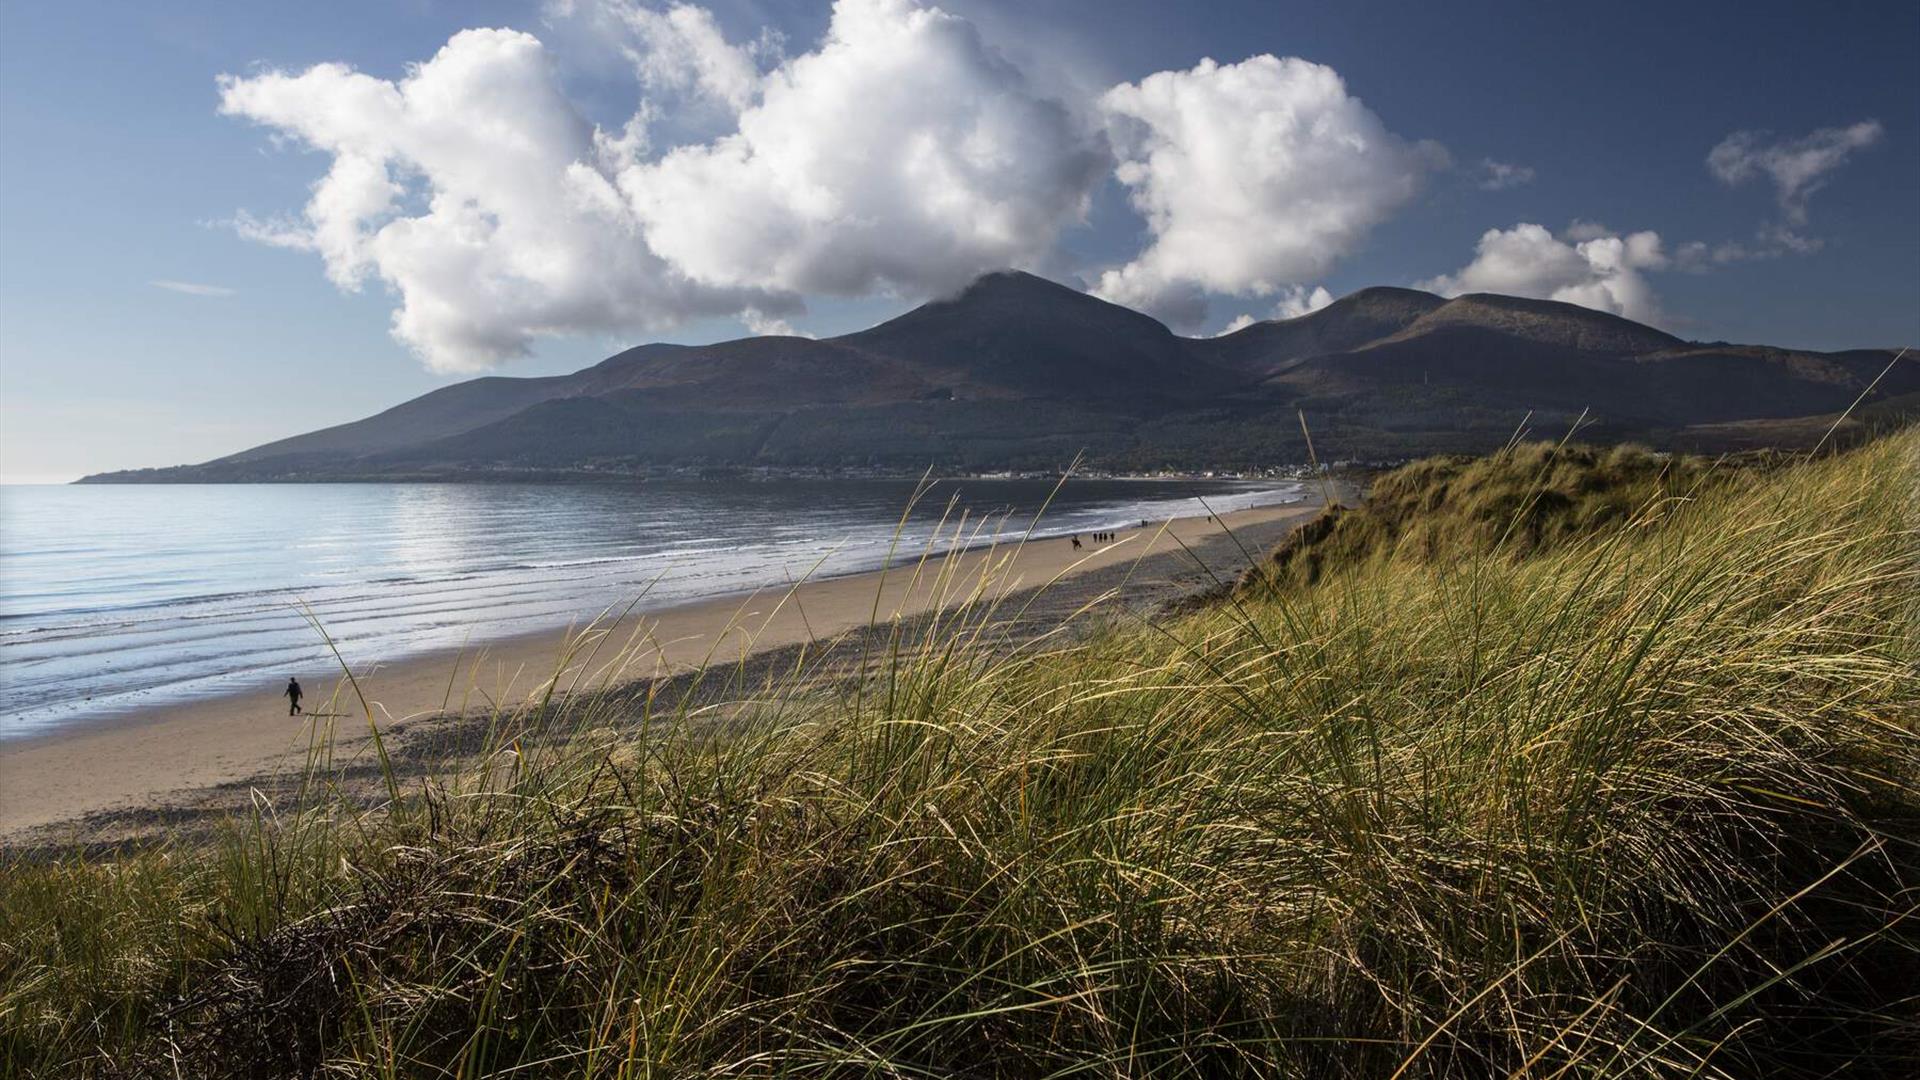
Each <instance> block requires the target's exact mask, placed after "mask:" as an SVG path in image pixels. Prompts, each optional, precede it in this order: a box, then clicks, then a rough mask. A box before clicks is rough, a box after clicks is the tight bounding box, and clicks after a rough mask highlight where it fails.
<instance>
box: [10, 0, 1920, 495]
mask: <svg viewBox="0 0 1920 1080" xmlns="http://www.w3.org/2000/svg"><path fill="white" fill-rule="evenodd" d="M1916 41H1920V5H1915V4H1913V3H1911V2H1910V0H1906V2H1890V3H1853V4H1845V5H1821V6H1818V7H1814V6H1809V5H1804V4H1795V3H1768V2H1752V0H1748V2H1739V3H1709V2H1699V3H1689V4H1685V5H1673V4H1635V3H1628V2H1616V3H1613V4H1607V5H1568V4H1534V5H1517V4H1492V3H1473V2H1460V3H1452V4H1446V5H1438V4H1431V3H1391V4H1390V3H1379V2H1367V0H1356V2H1350V3H1344V4H1325V3H1282V2H1264V3H1253V2H1248V3H1217V4H1203V3H1190V4H1167V3H1164V2H1134V0H1021V2H1016V0H941V2H939V3H937V4H936V3H930V2H916V0H839V2H838V3H826V2H792V3H770V2H755V0H710V2H709V3H707V4H705V5H698V4H658V3H642V2H638V0H546V2H528V3H498V2H496V3H486V2H482V3H459V4H453V3H437V2H429V0H411V2H392V0H381V2H366V3H360V2H351V0H333V2H330V3H327V4H266V3H215V2H207V3H197V4H192V5H182V4H150V3H112V4H109V3H89V2H84V0H80V2H71V3H64V4H57V5H55V4H31V5H30V4H10V5H6V6H5V7H4V8H0V43H3V44H0V148H3V152H0V481H6V482H55V481H64V480H70V479H72V478H74V477H77V476H79V475H81V474H83V473H87V472H93V471H99V470H104V469H115V468H131V467H143V466H155V465H168V464H178V463H182V462H191V461H200V460H205V459H208V458H212V457H216V456H219V455H222V454H226V453H231V452H234V451H237V450H240V449H243V448H245V447H247V446H251V445H255V444H257V443H260V442H264V441H267V440H270V439H274V438H279V437H283V436H286V435H291V434H296V433H299V432H302V431H308V430H312V429H315V428H319V427H323V426H326V425H329V424H334V423H340V422H344V421H348V420H352V419H357V418H359V417H361V416H365V415H368V414H370V413H373V412H376V411H379V410H380V409H383V408H386V407H388V406H390V405H393V404H396V403H398V402H399V401H402V400H404V399H406V398H409V397H412V396H414V395H417V394H420V393H424V392H426V391H428V390H431V389H433V388H434V387H437V386H441V385H445V384H447V383H449V382H452V381H456V380H459V379H464V378H471V377H473V376H475V375H480V374H503V375H542V374H553V373H559V372H565V371H571V370H574V369H577V368H579V367H582V366H585V365H586V364H589V363H592V362H595V361H597V360H599V359H600V358H602V357H604V356H606V355H608V354H610V353H612V352H614V351H617V350H618V349H620V348H623V347H626V346H628V345H633V344H638V343H641V342H645V341H681V342H695V343H697V342H706V341H715V340H722V339H726V338H731V337H738V336H742V335H745V334H748V333H776V332H787V333H800V334H810V335H815V336H827V335H832V334H837V333H843V332H847V331H850V330H855V329H859V328H862V327H865V326H868V325H871V324H873V323H875V322H878V321H880V320H882V319H885V318H888V317H890V316H892V315H894V314H897V313H899V312H901V311H903V310H906V309H907V308H910V307H911V306H913V305H914V304H917V303H920V302H923V301H924V300H926V299H928V298H930V297H935V296H939V295H942V294H945V293H950V292H952V291H953V290H955V289H957V288H959V287H960V286H962V285H964V283H965V282H966V281H967V280H970V279H971V278H972V277H973V276H975V275H977V274H979V273H981V272H984V271H987V270H992V269H996V268H1001V267H1007V266H1014V267H1020V268H1024V269H1029V270H1032V271H1034V272H1037V273H1041V274H1044V275H1046V276H1049V277H1052V278H1054V279H1056V280H1060V281H1064V282H1067V283H1069V284H1072V285H1074V286H1076V287H1079V288H1084V289H1087V290H1088V291H1090V292H1093V293H1095V294H1096V295H1100V296H1103V297H1105V298H1107V299H1111V300H1114V301H1116V302H1119V303H1125V304H1128V305H1129V306H1133V307H1136V308H1139V309H1141V310H1144V311H1148V312H1150V313H1152V314H1154V315H1155V316H1157V317H1159V318H1161V319H1162V320H1163V321H1166V322H1167V323H1168V324H1169V325H1171V326H1173V327H1174V328H1175V329H1176V330H1177V331H1179V332H1181V333H1186V334H1210V333H1218V332H1220V331H1222V330H1225V329H1229V328H1231V327H1234V326H1237V325H1242V324H1244V323H1246V322H1248V321H1252V320H1257V319H1267V318H1280V317H1288V316H1292V315H1297V314H1300V313H1303V312H1306V311H1310V310H1312V309H1313V308H1314V307H1317V306H1319V305H1321V304H1324V303H1326V302H1328V301H1329V300H1330V299H1332V298H1334V297H1337V296H1340V295H1342V294H1344V293H1347V292H1351V291H1353V290H1355V289H1358V288H1362V287H1365V286H1368V285H1376V284H1387V285H1410V286H1416V287H1420V288H1426V289H1430V290H1433V291H1436V292H1440V293H1443V294H1458V293H1462V292H1474V291H1493V292H1508V293H1516V294H1521V295H1532V296H1543V297H1550V298H1555V299H1561V300H1566V301H1568V302H1572V303H1580V304H1585V305H1587V306H1590V307H1595V308H1599V309H1601V310H1607V311H1613V312H1616V313H1619V314H1623V315H1626V316H1628V317H1631V318H1636V319H1640V320H1642V321H1647V322H1651V323H1654V324H1656V325H1659V326H1661V327H1663V328H1665V329H1668V330H1670V331H1672V332H1674V333H1677V334H1680V335H1681V336H1683V337H1688V338H1692V339H1697V340H1708V341H1711V340H1731V341H1745V342H1764V343H1768V344H1777V345H1787V346H1794V347H1804V348H1817V349H1838V348H1849V347H1865V346H1875V347H1878V346H1894V345H1906V344H1914V343H1920V66H1916V65H1914V64H1913V63H1912V62H1911V55H1910V53H1911V49H1912V46H1913V45H1914V43H1915V42H1916Z"/></svg>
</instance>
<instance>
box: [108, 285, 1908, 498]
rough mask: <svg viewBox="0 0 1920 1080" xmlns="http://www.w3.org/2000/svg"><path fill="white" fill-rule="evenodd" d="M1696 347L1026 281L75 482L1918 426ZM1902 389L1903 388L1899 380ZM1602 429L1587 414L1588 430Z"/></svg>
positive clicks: (517, 383) (1153, 453)
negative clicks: (1127, 295)
mask: <svg viewBox="0 0 1920 1080" xmlns="http://www.w3.org/2000/svg"><path fill="white" fill-rule="evenodd" d="M1893 358H1894V354H1893V353H1891V352H1888V351H1886V350H1879V349H1861V350H1854V351H1849V352H1836V353H1821V352H1807V351H1802V350H1795V349H1782V348H1773V347H1769V346H1757V345H1730V344H1727V343H1725V342H1714V343H1700V342H1689V341H1684V340H1682V339H1680V338H1677V337H1674V336H1672V335H1670V334H1668V333H1665V332H1663V331H1661V330H1657V329H1654V328H1653V327H1650V326H1645V325H1642V324H1640V323H1636V322H1632V321H1630V320H1627V319H1623V318H1620V317H1618V316H1615V315H1609V314H1605V313H1603V312H1599V311H1594V310H1591V309H1588V308H1584V307H1578V306H1575V305H1571V304H1563V303H1556V302H1553V301H1547V300H1529V299H1521V298H1518V297H1512V296H1499V295H1492V294H1472V295H1466V296H1460V297H1456V298H1453V299H1444V298H1442V297H1439V296H1435V295H1432V294H1430V293H1425V292H1420V291H1417V290H1413V289H1400V288H1384V287H1382V288H1370V289H1363V290H1361V291H1359V292H1356V293H1353V294H1351V295H1349V296H1346V297H1343V298H1341V299H1339V300H1337V301H1335V302H1334V303H1332V304H1330V305H1328V306H1326V307H1324V308H1321V309H1319V310H1317V311H1314V312H1312V313H1310V314H1307V315H1303V316H1300V317H1298V318H1293V319H1286V320H1278V321H1271V322H1260V323H1254V324H1253V325H1250V326H1247V327H1245V328H1243V329H1240V330H1238V331H1236V332H1234V333H1231V334H1225V335H1222V336H1220V337H1213V338H1185V337H1180V336H1178V335H1176V334H1174V333H1173V332H1172V331H1170V330H1168V329H1167V327H1166V326H1164V325H1162V324H1161V323H1159V322H1158V321H1156V320H1154V319H1152V318H1150V317H1148V316H1146V315H1143V314H1140V313H1139V312H1136V311H1132V310H1129V309H1127V308H1124V307H1120V306H1118V305H1115V304H1110V303H1107V302H1106V301H1103V300H1100V299H1098V298H1096V297H1093V296H1089V295H1087V294H1085V293H1082V292H1079V291H1078V290H1075V289H1072V288H1068V287H1066V286H1064V285H1060V284H1056V283H1054V282H1051V281H1048V280H1045V279H1044V278H1039V277H1036V276H1034V275H1031V274H1027V273H1021V272H1017V271H1007V272H1001V273H994V274H988V275H986V276H984V277H981V278H979V279H977V280H976V281H974V282H973V283H972V284H971V285H969V286H968V287H967V288H965V289H964V290H962V291H961V292H960V293H959V294H958V295H956V296H953V297H950V298H946V299H941V300H936V301H933V302H931V303H927V304H924V305H922V306H920V307H918V308H915V309H913V310H912V311H909V312H907V313H906V314H904V315H901V316H899V317H898V318H895V319H892V320H889V321H887V322H884V323H881V324H880V325H878V326H874V327H872V328H870V329H867V330H862V331H860V332H858V333H853V334H847V335H845V336H842V337H836V338H828V339H824V340H814V339H810V338H803V337H787V336H775V337H751V338H742V339H740V340H736V341H725V342H719V343H716V344H712V345H699V346H689V345H667V344H653V345H642V346H639V347H637V348H632V349H628V350H626V351H624V352H621V353H618V354H616V355H614V356H611V357H609V358H607V359H606V360H604V361H602V362H600V363H598V364H595V365H594V366H592V367H589V368H586V369H584V370H582V371H577V372H575V373H573V374H571V375H561V376H548V377H540V378H508V377H500V376H489V377H484V378H477V379H471V380H469V381H466V382H461V383H457V384H454V385H451V386H447V387H443V388H441V389H439V390H435V391H433V392H431V393H428V394H424V395H422V396H420V397H417V398H415V399H413V400H411V401H408V402H405V403H403V404H400V405H396V406H394V407H393V408H391V409H388V410H386V411H385V412H382V413H379V414H377V415H374V416H369V417H367V418H366V419H363V420H357V421H354V422H352V423H348V424H341V425H339V426H336V427H330V428H325V429H323V430H320V431H314V432H310V433H308V434H305V435H296V436H294V437H292V438H287V439H281V440H279V441H276V442H271V443H267V444H265V445H263V446H256V447H254V448H252V449H250V450H244V451H241V452H240V453H237V454H232V455H229V456H227V457H222V458H218V459H216V460H213V461H208V462H205V463H202V464H198V465H183V466H175V467H171V468H164V469H142V470H132V471H126V472H115V473H103V474H98V475H95V476H90V477H87V478H85V481H83V482H224V481H282V480H347V479H399V478H444V479H454V478H476V477H497V476H508V477H524V476H592V475H605V474H614V475H631V474H634V473H637V472H645V471H647V470H650V469H660V468H669V469H671V468H716V467H717V468H735V467H769V468H773V469H793V470H814V469H826V470H843V469H877V470H888V471H896V470H897V471H916V472H917V471H919V470H921V469H925V468H927V467H928V466H932V467H934V468H936V469H941V470H978V469H1057V468H1060V467H1062V466H1064V465H1066V464H1067V463H1068V462H1069V461H1071V460H1072V459H1073V458H1074V457H1075V456H1076V455H1084V457H1085V460H1086V462H1087V464H1088V465H1090V466H1093V467H1099V468H1111V469H1124V470H1150V469H1162V468H1173V469H1215V468H1245V467H1257V466H1270V465H1277V464H1287V463H1302V462H1305V461H1306V460H1307V457H1308V447H1307V443H1306V436H1305V435H1303V420H1304V425H1305V429H1306V430H1307V431H1310V432H1311V436H1312V439H1313V449H1314V451H1315V452H1316V453H1317V454H1318V456H1320V457H1321V458H1322V459H1332V458H1367V459H1389V458H1400V457H1409V456H1415V455H1419V454H1425V453H1433V452H1442V451H1465V452H1473V451H1481V450H1485V449H1488V448H1491V447H1493V446H1497V445H1499V444H1501V443H1503V442H1505V441H1507V440H1508V439H1509V438H1511V437H1512V436H1513V434H1514V433H1515V432H1516V430H1520V429H1522V428H1523V427H1524V428H1526V429H1528V430H1530V431H1531V432H1532V433H1533V434H1534V435H1536V436H1544V437H1558V436H1561V435H1564V434H1566V433H1567V432H1568V431H1569V430H1572V429H1574V428H1575V427H1576V425H1578V426H1579V429H1580V437H1581V438H1583V439H1586V440H1588V441H1609V442H1611V441H1623V440H1634V441H1640V442H1645V443H1649V444H1651V445H1654V446H1656V447H1662V448H1673V449H1700V450H1722V449H1744V448H1748V447H1753V446H1762V445H1793V444H1797V443H1803V442H1806V441H1809V440H1811V439H1814V438H1817V437H1819V435H1820V434H1821V433H1823V432H1824V431H1825V430H1826V428H1827V427H1828V426H1830V424H1831V422H1832V421H1833V419H1834V418H1835V417H1836V416H1837V415H1838V414H1840V413H1841V412H1842V411H1843V410H1846V409H1848V408H1849V407H1850V406H1853V405H1854V404H1855V402H1856V399H1859V398H1861V396H1862V394H1863V393H1865V392H1866V391H1867V390H1868V388H1869V387H1870V386H1873V384H1874V380H1875V379H1876V377H1879V383H1878V385H1877V386H1873V391H1872V393H1871V394H1868V395H1867V399H1866V400H1865V401H1864V402H1862V404H1863V405H1864V406H1865V410H1866V411H1865V413H1864V414H1862V415H1867V416H1873V415H1879V416H1888V415H1895V416H1898V415H1904V414H1906V413H1908V412H1913V411H1916V410H1920V363H1913V362H1904V363H1897V364H1893V366H1892V367H1891V368H1889V363H1890V362H1891V361H1892V360H1893ZM1883 372H1884V375H1883ZM1583 417H1584V419H1582V418H1583Z"/></svg>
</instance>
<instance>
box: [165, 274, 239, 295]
mask: <svg viewBox="0 0 1920 1080" xmlns="http://www.w3.org/2000/svg"><path fill="white" fill-rule="evenodd" d="M147 284H149V285H151V286H153V287H154V288H156V289H165V290H167V291H168V292H177V293H185V294H186V295H188V296H232V295H233V294H234V292H235V291H236V290H233V289H229V288H227V287H226V286H225V285H202V284H200V283H199V282H197V281H172V280H169V279H167V278H160V279H158V280H156V281H149V282H147Z"/></svg>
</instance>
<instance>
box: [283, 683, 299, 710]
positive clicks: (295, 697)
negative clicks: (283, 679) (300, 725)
mask: <svg viewBox="0 0 1920 1080" xmlns="http://www.w3.org/2000/svg"><path fill="white" fill-rule="evenodd" d="M282 693H284V694H286V695H287V715H288V716H298V715H300V693H301V691H300V680H299V679H288V680H287V688H286V689H285V690H284V691H282Z"/></svg>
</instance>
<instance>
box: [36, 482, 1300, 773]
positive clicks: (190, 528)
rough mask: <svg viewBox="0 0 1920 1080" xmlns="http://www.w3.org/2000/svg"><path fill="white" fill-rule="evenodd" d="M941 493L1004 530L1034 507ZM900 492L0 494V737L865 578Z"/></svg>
mask: <svg viewBox="0 0 1920 1080" xmlns="http://www.w3.org/2000/svg"><path fill="white" fill-rule="evenodd" d="M1052 487H1053V486H1052V485H1051V484H1048V483H1043V482H1038V481H1020V480H967V481H945V482H942V483H940V484H938V485H936V487H935V488H934V489H933V491H932V492H931V493H930V494H929V495H927V496H926V497H924V498H923V499H921V500H920V502H919V503H918V505H917V506H916V508H915V512H914V514H913V515H912V518H911V520H910V521H909V523H908V525H907V527H906V530H905V535H904V536H903V537H901V540H902V543H903V549H904V550H907V551H913V550H917V548H918V546H919V545H920V544H923V543H924V542H925V541H926V540H927V538H928V537H929V536H930V534H931V531H932V529H933V527H934V525H935V522H936V520H937V519H938V517H939V516H940V514H942V513H943V512H945V511H946V509H947V507H948V506H949V504H950V502H953V501H956V500H957V505H958V506H959V508H960V509H961V510H962V511H964V512H966V513H968V514H969V515H971V516H973V517H975V518H978V517H979V516H981V515H989V516H990V517H992V518H993V520H994V522H995V524H994V526H990V527H989V528H990V529H991V528H995V527H997V528H999V529H1001V530H1003V531H1005V532H1008V533H1018V532H1021V531H1024V530H1025V529H1027V528H1028V527H1029V525H1031V524H1032V515H1033V514H1034V513H1035V512H1036V511H1037V510H1038V509H1039V507H1040V506H1041V504H1042V503H1043V502H1044V501H1045V500H1046V498H1047V496H1048V494H1049V493H1050V492H1051V491H1052ZM1297 490H1298V489H1297V488H1296V486H1295V485H1292V484H1285V483H1268V484H1262V485H1252V484H1233V483H1228V482H1198V481H1193V482H1187V481H1181V482H1173V481H1167V482H1161V481H1098V480H1084V481H1074V482H1072V483H1069V484H1068V485H1067V486H1066V487H1065V488H1064V489H1063V490H1062V491H1061V492H1060V494H1059V495H1058V496H1056V497H1055V499H1054V502H1053V505H1052V506H1051V507H1050V508H1049V509H1048V511H1047V514H1046V518H1045V520H1044V521H1043V522H1042V523H1041V525H1040V527H1039V529H1038V531H1039V532H1040V533H1042V534H1045V535H1054V534H1060V533H1066V532H1086V531H1089V530H1093V529H1101V528H1108V527H1118V526H1122V525H1127V524H1133V523H1137V522H1139V521H1140V520H1141V519H1144V518H1161V517H1167V516H1171V515H1175V514H1191V513H1198V512H1201V506H1200V503H1199V502H1198V501H1197V497H1205V498H1206V500H1207V504H1208V505H1209V506H1211V507H1212V508H1213V509H1215V510H1219V511H1224V510H1230V509H1238V508H1241V507H1245V506H1252V505H1261V504H1266V503H1274V502H1282V501H1288V500H1291V499H1293V498H1295V497H1297ZM912 491H913V485H912V484H911V483H909V482H904V481H900V482H895V481H804V482H779V483H750V482H732V483H693V482H659V481H655V482H649V483H645V484H607V485H578V486H566V485H527V484H318V485H291V484H246V485H180V486H153V487H143V486H126V487H118V486H87V487H18V486H15V487H0V739H5V738H7V737H9V736H17V735H21V734H26V733H29V732H32V731H36V730H42V729H44V728H45V727H46V726H48V725H50V724H56V723H60V722H63V721H66V720H69V719H72V718H74V717H79V716H88V717H91V716H96V715H106V714H109V713H111V712H113V711H116V710H124V709H127V708H132V707H137V706H142V705H148V704H154V703H158V702H169V701H179V700H185V699H190V698H193V697H195V696H201V695H207V694H214V693H219V692H222V691H225V690H230V689H232V688H233V687H235V686H236V685H238V684H240V683H242V682H246V681H258V680H260V679H262V678H265V677H267V676H268V675H271V674H278V673H280V672H283V671H287V670H312V669H313V668H314V667H315V666H316V665H318V664H320V663H322V662H323V661H324V660H325V658H326V654H325V650H324V646H323V645H322V644H321V642H320V640H319V638H318V636H317V635H316V633H315V632H314V630H313V628H312V627H311V626H310V625H309V624H308V623H307V621H306V619H305V618H304V616H303V615H302V613H301V609H302V607H303V606H304V607H306V608H310V609H311V610H312V611H313V613H314V614H315V616H316V617H317V618H318V619H319V620H320V621H321V622H322V623H323V624H324V625H325V627H326V629H327V631H328V632H329V633H330V634H331V635H333V637H334V639H335V641H336V642H337V643H338V645H339V647H340V650H341V652H342V654H343V655H344V656H345V657H346V659H347V660H348V661H349V662H351V663H356V664H358V663H360V662H363V661H366V660H371V659H375V658H378V659H389V660H390V659H396V658H399V657H401V656H405V655H407V654H410V653H416V652H420V651H424V650H428V649H434V648H441V647H446V646H453V645H458V644H460V643H461V642H462V641H463V640H465V639H466V638H468V636H469V635H471V637H472V640H475V641H481V640H485V639H487V638H488V637H497V636H502V635H505V634H509V633H520V632H525V631H531V630H542V629H549V628H558V627H562V626H565V625H567V624H568V623H569V622H574V621H577V620H581V619H584V618H591V617H592V616H593V615H594V614H596V613H598V612H599V611H601V610H602V609H604V608H606V607H607V606H609V605H613V604H623V603H625V602H627V601H630V600H632V599H634V598H635V597H639V596H643V595H644V597H645V599H644V602H643V603H642V605H641V607H642V608H643V609H644V608H657V607H663V606H666V605H669V604H673V603H679V602H684V601H686V600H690V599H693V598H696V597H704V596H715V595H723V594H727V593H734V592H745V591H748V590H752V589H756V588H763V587H769V586H778V585H781V584H784V583H785V582H786V581H788V580H790V579H792V578H798V577H801V576H803V575H805V574H807V573H809V572H810V571H811V572H813V573H815V574H835V573H846V572H850V571H856V570H862V569H868V568H871V567H874V566H878V565H880V563H881V562H882V561H883V560H884V559H885V558H886V554H887V550H888V547H889V545H890V544H891V543H892V541H893V534H894V530H895V528H896V526H897V525H898V522H899V519H900V515H901V510H902V509H903V508H904V507H905V506H906V505H907V504H908V502H909V500H910V497H911V495H912Z"/></svg>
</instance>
